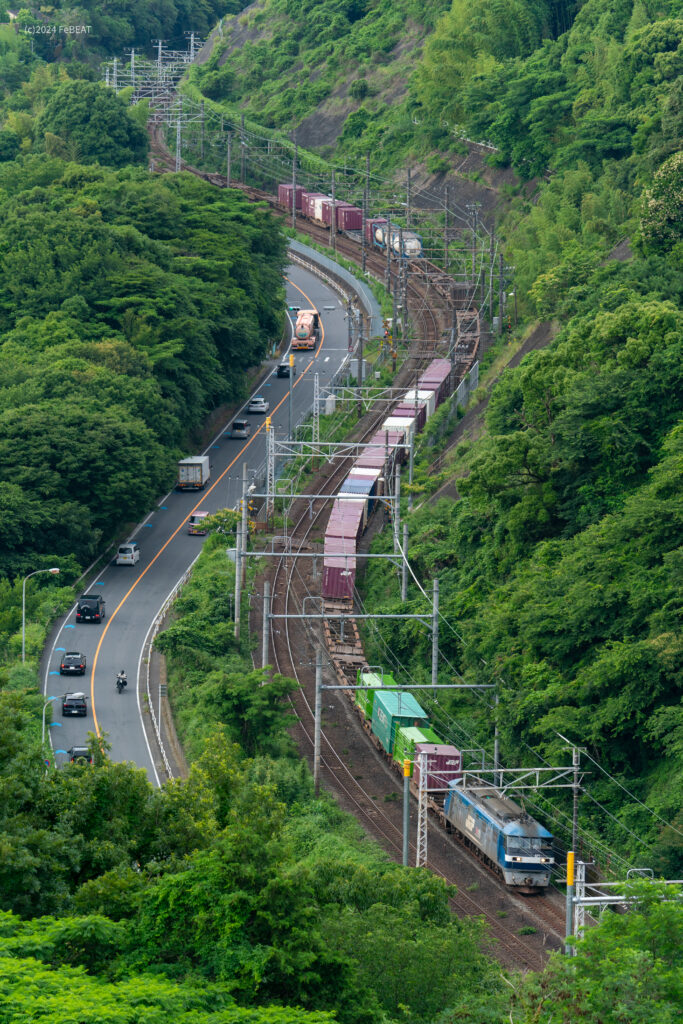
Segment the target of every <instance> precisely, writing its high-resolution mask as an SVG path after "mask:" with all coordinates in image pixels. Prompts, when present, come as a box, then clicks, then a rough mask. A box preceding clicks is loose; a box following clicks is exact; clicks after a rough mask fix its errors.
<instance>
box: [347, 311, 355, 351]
mask: <svg viewBox="0 0 683 1024" xmlns="http://www.w3.org/2000/svg"><path fill="white" fill-rule="evenodd" d="M351 317H352V313H351V299H348V300H347V303H346V326H347V329H348V339H347V351H349V352H351V350H352V349H353V322H352V319H351Z"/></svg>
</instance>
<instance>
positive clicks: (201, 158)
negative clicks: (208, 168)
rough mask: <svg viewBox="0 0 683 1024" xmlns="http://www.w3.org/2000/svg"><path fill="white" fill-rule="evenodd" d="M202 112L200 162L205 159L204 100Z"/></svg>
mask: <svg viewBox="0 0 683 1024" xmlns="http://www.w3.org/2000/svg"><path fill="white" fill-rule="evenodd" d="M200 110H201V114H200V119H201V135H200V138H199V158H200V160H203V159H204V100H202V101H201V104H200Z"/></svg>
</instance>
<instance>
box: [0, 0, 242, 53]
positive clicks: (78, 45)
mask: <svg viewBox="0 0 683 1024" xmlns="http://www.w3.org/2000/svg"><path fill="white" fill-rule="evenodd" d="M9 6H11V8H12V10H15V9H18V14H17V25H18V26H19V28H20V30H21V31H23V32H24V33H25V34H26V35H27V37H28V38H30V39H32V40H33V44H34V50H35V51H36V52H37V53H39V54H40V56H41V57H42V58H43V59H44V60H64V59H65V58H70V59H71V60H80V61H87V60H92V59H93V58H97V57H98V56H101V55H103V54H113V55H118V54H120V53H121V52H122V50H125V49H129V48H130V47H136V48H137V49H144V50H149V49H150V48H151V45H152V43H154V42H155V41H156V40H157V39H163V40H164V42H165V45H166V46H169V47H170V48H177V49H179V48H184V47H185V46H186V43H187V40H186V38H185V37H186V35H187V34H189V33H190V32H195V33H196V35H197V38H198V39H204V38H206V36H207V35H208V34H209V32H210V30H211V29H212V28H213V26H214V24H215V23H216V21H217V20H218V18H221V17H223V15H225V14H235V13H236V12H237V11H240V10H241V9H242V8H243V7H244V6H245V4H244V2H243V0H163V2H162V3H159V2H158V0H134V2H130V0H109V2H107V0H80V2H77V3H72V2H70V0H66V2H63V0H54V2H53V3H51V4H50V5H49V6H46V5H44V4H40V3H30V2H26V3H20V4H16V5H9ZM3 7H4V4H3V3H0V21H2V20H3V19H2V14H3Z"/></svg>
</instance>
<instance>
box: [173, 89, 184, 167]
mask: <svg viewBox="0 0 683 1024" xmlns="http://www.w3.org/2000/svg"><path fill="white" fill-rule="evenodd" d="M182 117H183V99H182V96H181V95H180V93H179V94H178V120H177V121H176V126H175V171H176V174H178V173H179V171H180V165H181V163H182V158H181V155H180V151H181V148H182V139H181V135H180V123H181V121H182Z"/></svg>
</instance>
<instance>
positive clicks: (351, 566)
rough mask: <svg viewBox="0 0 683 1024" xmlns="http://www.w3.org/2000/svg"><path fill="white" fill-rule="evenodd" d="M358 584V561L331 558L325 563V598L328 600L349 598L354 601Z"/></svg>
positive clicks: (326, 559)
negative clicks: (356, 583)
mask: <svg viewBox="0 0 683 1024" xmlns="http://www.w3.org/2000/svg"><path fill="white" fill-rule="evenodd" d="M355 582H356V559H355V558H348V559H347V558H335V557H333V556H330V557H329V558H325V560H324V562H323V597H324V598H327V599H333V600H334V599H336V600H340V599H344V598H348V599H349V600H350V601H353V588H354V586H355Z"/></svg>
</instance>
